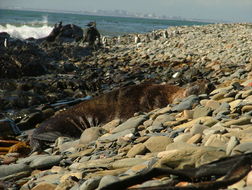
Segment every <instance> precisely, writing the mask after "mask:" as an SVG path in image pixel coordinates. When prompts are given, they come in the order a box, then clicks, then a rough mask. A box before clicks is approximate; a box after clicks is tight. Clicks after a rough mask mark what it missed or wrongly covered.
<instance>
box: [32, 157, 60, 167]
mask: <svg viewBox="0 0 252 190" xmlns="http://www.w3.org/2000/svg"><path fill="white" fill-rule="evenodd" d="M61 159H62V156H44V157H40V158H37V159H36V160H33V161H32V162H31V163H30V165H29V166H30V167H31V168H33V169H35V168H36V169H44V168H49V167H52V166H54V165H58V164H59V163H60V161H61Z"/></svg>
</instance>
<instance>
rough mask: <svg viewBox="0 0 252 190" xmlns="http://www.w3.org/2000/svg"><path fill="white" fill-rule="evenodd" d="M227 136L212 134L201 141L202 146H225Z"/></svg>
mask: <svg viewBox="0 0 252 190" xmlns="http://www.w3.org/2000/svg"><path fill="white" fill-rule="evenodd" d="M228 140H229V139H228V138H227V137H225V136H222V135H220V134H212V135H210V136H209V138H208V139H207V141H206V142H205V143H203V145H204V146H212V147H219V148H223V149H225V148H226V144H227V142H228Z"/></svg>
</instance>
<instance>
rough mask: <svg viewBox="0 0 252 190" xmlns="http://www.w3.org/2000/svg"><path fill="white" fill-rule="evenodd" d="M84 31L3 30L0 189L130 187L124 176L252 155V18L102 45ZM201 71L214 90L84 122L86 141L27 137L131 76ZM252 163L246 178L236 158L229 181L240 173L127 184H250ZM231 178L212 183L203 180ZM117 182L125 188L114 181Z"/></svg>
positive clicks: (182, 78) (183, 78) (183, 75)
mask: <svg viewBox="0 0 252 190" xmlns="http://www.w3.org/2000/svg"><path fill="white" fill-rule="evenodd" d="M81 36H82V31H81V29H80V28H79V27H78V26H75V25H65V30H64V32H62V33H60V34H59V35H58V36H57V37H56V38H55V40H54V41H53V42H51V41H47V40H45V39H38V40H37V39H27V40H18V39H13V38H11V37H10V36H9V35H8V34H7V33H1V34H0V152H1V155H0V161H1V165H0V189H11V190H16V189H21V190H40V189H41V190H42V189H48V190H49V189H50V190H60V189H63V190H64V189H65V190H66V189H71V190H93V189H125V188H126V186H125V185H124V186H123V185H122V184H120V182H123V180H127V179H130V178H132V177H133V178H134V176H138V175H142V174H145V173H146V171H150V170H151V169H153V168H165V169H170V170H169V171H170V172H174V171H184V170H186V169H189V170H192V171H193V169H194V168H199V167H201V166H203V167H204V166H205V165H206V164H209V163H212V162H214V161H217V164H216V165H217V166H218V167H219V168H222V165H221V164H222V162H221V161H223V160H225V159H228V158H233V157H235V158H236V157H238V156H242V155H244V156H246V159H247V157H248V158H249V160H251V156H250V153H251V152H252V24H248V23H237V24H210V25H202V26H179V27H169V28H167V29H166V30H156V31H153V32H150V33H146V34H128V35H124V36H120V37H108V36H105V37H103V45H102V47H100V48H99V49H96V50H94V49H90V48H88V47H86V45H85V44H84V43H83V42H81V40H80V41H79V38H80V37H81ZM199 79H206V80H208V81H209V83H211V84H213V85H214V86H215V87H216V89H215V90H213V91H211V92H210V94H200V95H191V96H188V97H186V98H184V99H181V100H178V101H176V102H174V103H172V104H168V105H167V106H166V107H162V108H158V109H155V110H152V111H150V112H147V113H146V112H141V111H140V112H137V113H135V114H134V116H133V117H131V118H129V119H128V120H126V121H121V120H120V118H118V119H115V120H112V121H110V122H108V123H107V124H105V125H102V126H97V127H93V128H89V129H86V130H85V131H84V132H83V133H82V135H81V137H80V139H73V138H69V137H60V138H58V139H57V140H56V142H55V143H54V144H51V145H50V147H47V148H46V149H44V152H43V153H40V154H38V153H36V152H35V153H33V154H29V153H30V147H29V143H28V136H29V135H30V134H31V133H32V131H33V130H34V129H35V127H36V126H37V127H38V125H39V124H40V123H42V122H43V121H45V120H46V119H48V118H50V117H51V116H53V115H54V114H57V113H58V112H60V111H61V110H65V109H68V108H69V107H71V106H73V105H76V104H78V103H80V102H83V101H85V100H87V99H92V98H93V97H96V96H98V95H101V94H105V93H107V92H110V91H111V90H115V89H119V88H121V87H127V86H130V85H133V84H141V83H143V82H155V83H158V84H161V83H169V84H173V85H178V86H181V87H183V88H185V89H186V88H188V87H190V85H191V84H192V83H193V82H194V81H197V80H199ZM224 158H225V159H224ZM219 160H220V162H219ZM250 162H251V161H250ZM250 162H246V163H247V164H248V163H249V165H248V167H249V169H247V168H246V169H247V170H245V169H244V168H243V169H240V170H239V171H247V172H245V173H244V174H243V175H242V174H241V175H240V176H239V174H240V173H242V172H237V171H236V170H235V169H236V166H234V165H235V163H232V164H230V165H228V166H227V168H231V169H232V167H233V166H234V169H233V170H232V171H233V173H235V174H236V175H237V176H238V177H237V179H236V180H233V181H232V180H230V181H228V179H230V176H232V175H231V174H232V171H229V174H227V172H224V173H223V171H222V172H220V173H221V174H219V173H217V174H211V173H210V174H208V175H206V176H203V177H202V176H200V175H199V176H198V177H197V176H196V177H195V176H194V177H192V178H193V180H192V178H191V179H185V178H183V177H181V176H180V174H176V172H174V173H169V175H166V176H164V175H161V176H158V175H157V176H153V177H151V178H149V179H150V180H148V181H147V180H143V181H141V182H143V183H139V184H137V183H134V184H133V183H132V184H131V183H128V184H129V186H131V188H132V189H134V188H135V189H136V188H139V189H144V188H146V189H162V188H163V189H164V185H165V189H181V190H182V189H190V188H191V189H204V188H205V189H243V190H249V189H251V188H252V170H251V165H252V162H251V163H250ZM237 163H238V162H237ZM242 163H243V162H242ZM225 167H226V165H225V164H223V170H224V168H225ZM237 167H238V166H237ZM239 167H245V164H243V165H241V166H239ZM239 167H238V168H239ZM234 171H236V172H234ZM207 172H208V171H207V170H206V173H207ZM203 173H204V172H203ZM223 176H225V177H223ZM208 177H210V179H208ZM141 179H143V177H142V178H141ZM225 180H226V181H228V182H227V183H226V184H224V185H223V184H222V186H221V185H220V186H216V187H215V186H214V188H213V186H210V185H209V186H206V187H205V186H204V188H203V186H200V185H202V184H199V182H204V181H207V182H209V184H214V183H217V182H221V181H225ZM226 181H225V182H226ZM114 182H118V183H119V186H116V187H117V188H114V187H109V186H107V185H111V184H112V183H114ZM130 184H131V185H130ZM133 185H134V186H133ZM197 185H198V186H197ZM214 185H216V184H214ZM106 186H107V187H106ZM155 186H156V188H155ZM158 186H162V187H158ZM120 187H121V188H120ZM127 187H128V186H127Z"/></svg>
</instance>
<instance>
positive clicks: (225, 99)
mask: <svg viewBox="0 0 252 190" xmlns="http://www.w3.org/2000/svg"><path fill="white" fill-rule="evenodd" d="M232 101H234V98H233V97H227V98H223V99H220V100H218V102H220V103H223V102H226V103H229V102H232Z"/></svg>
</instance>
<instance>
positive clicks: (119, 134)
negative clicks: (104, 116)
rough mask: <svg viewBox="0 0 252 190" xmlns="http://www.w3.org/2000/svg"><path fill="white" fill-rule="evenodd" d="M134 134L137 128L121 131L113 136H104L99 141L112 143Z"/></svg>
mask: <svg viewBox="0 0 252 190" xmlns="http://www.w3.org/2000/svg"><path fill="white" fill-rule="evenodd" d="M134 132H135V128H132V129H127V130H124V131H121V132H119V133H115V134H112V135H107V136H102V137H100V138H99V139H98V141H101V142H111V141H115V140H117V139H118V138H120V137H123V136H125V135H127V134H131V133H134Z"/></svg>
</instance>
